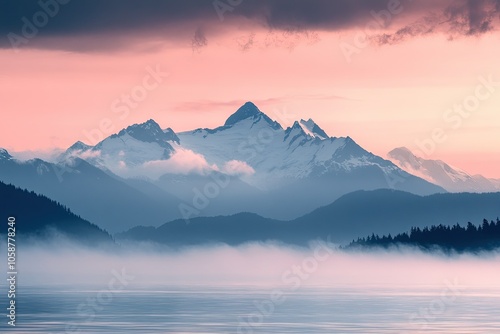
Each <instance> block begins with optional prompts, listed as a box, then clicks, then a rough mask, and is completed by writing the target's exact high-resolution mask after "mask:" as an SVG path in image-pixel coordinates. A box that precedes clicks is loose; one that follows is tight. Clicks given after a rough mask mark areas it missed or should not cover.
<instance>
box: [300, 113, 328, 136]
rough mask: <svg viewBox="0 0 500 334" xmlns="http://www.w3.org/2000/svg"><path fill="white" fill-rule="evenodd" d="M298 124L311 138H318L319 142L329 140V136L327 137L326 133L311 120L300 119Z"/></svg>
mask: <svg viewBox="0 0 500 334" xmlns="http://www.w3.org/2000/svg"><path fill="white" fill-rule="evenodd" d="M298 124H299V125H300V127H301V128H302V130H304V132H305V133H306V134H308V135H309V136H311V137H314V138H319V139H321V140H323V139H327V138H330V136H328V135H327V134H326V132H325V131H324V130H323V129H322V128H320V127H319V125H318V124H316V123H315V122H314V121H313V120H312V119H311V118H309V119H308V120H307V121H306V120H303V119H301V120H300V121H299V122H298Z"/></svg>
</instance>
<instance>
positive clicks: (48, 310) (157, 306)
mask: <svg viewBox="0 0 500 334" xmlns="http://www.w3.org/2000/svg"><path fill="white" fill-rule="evenodd" d="M276 290H279V287H277V288H272V287H266V288H262V287H241V286H239V287H202V286H190V287H188V286H182V287H178V286H176V287H174V286H155V287H140V288H139V287H133V288H132V287H130V286H129V287H127V288H125V289H124V290H121V291H119V292H112V293H110V292H109V291H105V290H102V287H101V289H96V288H89V287H85V288H84V287H78V288H76V287H72V288H68V287H35V286H30V287H23V290H22V292H19V294H18V297H17V303H18V308H17V312H18V316H17V326H16V328H15V330H12V329H11V328H9V327H6V326H5V323H6V322H7V318H6V317H5V318H3V320H2V324H1V326H0V330H1V331H2V332H11V331H12V332H16V333H17V332H19V333H65V332H67V333H179V334H180V333H186V334H187V333H301V334H307V333H363V334H369V333H377V334H384V333H456V334H465V333H493V334H494V333H500V292H499V291H498V290H495V289H483V290H471V289H466V290H463V291H460V290H458V291H453V289H450V288H447V287H446V286H441V287H435V288H430V287H419V288H391V289H386V288H338V287H337V288H331V287H328V288H326V287H322V288H319V287H317V288H305V287H302V288H300V289H298V290H297V291H295V292H289V291H287V292H286V293H285V294H284V295H283V296H281V297H279V295H273V291H276ZM3 295H4V292H3V291H2V296H3ZM278 297H279V298H278ZM2 300H4V301H5V299H4V298H2ZM273 300H274V301H273ZM2 304H5V303H4V302H3V303H2ZM3 314H5V312H3Z"/></svg>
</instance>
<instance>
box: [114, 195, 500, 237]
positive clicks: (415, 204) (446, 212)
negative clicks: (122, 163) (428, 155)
mask: <svg viewBox="0 0 500 334" xmlns="http://www.w3.org/2000/svg"><path fill="white" fill-rule="evenodd" d="M484 216H488V217H497V216H500V193H487V194H472V193H462V194H450V193H446V194H436V195H430V196H417V195H413V194H409V193H405V192H401V191H395V190H375V191H357V192H354V193H351V194H347V195H344V196H342V197H341V198H339V199H338V200H336V201H335V202H333V203H331V204H330V205H327V206H325V207H322V208H319V209H317V210H314V211H313V212H311V213H309V214H307V215H305V216H303V217H300V218H298V219H295V220H292V221H277V220H273V219H267V218H263V217H261V216H258V215H255V214H249V213H241V214H237V215H233V216H217V217H198V218H193V219H192V220H190V222H189V224H187V223H186V222H185V221H183V220H176V221H172V222H168V223H166V224H164V225H162V226H160V227H158V228H154V227H144V226H142V227H135V228H133V229H131V230H129V231H126V232H124V233H120V234H118V235H116V238H117V240H134V241H153V242H158V243H164V244H167V245H169V246H184V245H200V244H206V243H227V244H231V245H234V244H241V243H245V242H252V241H268V240H276V241H280V242H284V243H290V244H299V245H306V244H307V243H308V242H309V241H311V240H315V239H323V240H324V239H325V238H327V237H328V236H330V238H331V240H332V241H335V242H341V243H342V242H344V243H345V242H350V241H351V240H353V239H355V238H357V237H359V236H364V235H371V234H372V233H375V234H388V233H397V232H400V231H402V230H405V229H409V228H411V227H412V226H417V227H425V226H427V225H432V224H434V225H439V224H444V225H453V224H455V223H457V222H462V221H481V220H482V217H484Z"/></svg>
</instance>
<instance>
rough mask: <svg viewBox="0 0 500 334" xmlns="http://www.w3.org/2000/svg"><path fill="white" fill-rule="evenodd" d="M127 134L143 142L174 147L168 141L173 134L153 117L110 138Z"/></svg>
mask: <svg viewBox="0 0 500 334" xmlns="http://www.w3.org/2000/svg"><path fill="white" fill-rule="evenodd" d="M172 132H173V131H172ZM125 135H129V136H130V137H132V138H134V139H136V140H139V141H142V142H146V143H157V144H158V145H160V146H161V147H163V148H165V149H168V150H171V149H172V146H170V144H169V143H168V141H169V140H171V134H167V133H165V132H163V130H162V129H161V128H160V125H158V123H156V122H155V121H154V120H152V119H150V120H148V121H146V122H144V123H140V124H134V125H131V126H129V127H127V128H125V129H123V130H121V131H120V132H118V134H115V135H112V136H110V137H109V138H116V137H123V136H125ZM105 140H106V139H105ZM99 145H100V143H99V144H97V145H96V147H98V146H99Z"/></svg>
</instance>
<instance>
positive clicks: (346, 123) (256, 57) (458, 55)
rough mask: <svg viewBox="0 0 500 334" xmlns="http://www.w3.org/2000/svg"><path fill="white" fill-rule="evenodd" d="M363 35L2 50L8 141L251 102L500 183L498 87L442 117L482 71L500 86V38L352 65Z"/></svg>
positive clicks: (388, 52)
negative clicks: (122, 108)
mask: <svg viewBox="0 0 500 334" xmlns="http://www.w3.org/2000/svg"><path fill="white" fill-rule="evenodd" d="M359 31H360V30H359V29H343V30H341V31H329V32H328V31H325V30H320V29H318V30H316V31H314V30H309V31H307V32H295V33H283V32H280V31H274V32H269V31H268V30H266V29H262V28H256V27H246V26H245V25H242V26H240V27H239V29H235V30H234V31H232V32H230V33H224V34H216V35H215V37H213V38H211V39H210V43H209V44H208V45H207V46H205V47H200V48H195V49H193V45H192V43H191V40H189V39H185V40H182V39H180V40H178V41H176V42H175V43H164V44H160V45H159V46H154V47H151V45H152V42H151V41H150V40H147V41H144V42H143V43H142V44H141V43H136V44H134V47H130V48H127V47H125V48H120V49H116V50H110V51H99V52H89V51H85V52H78V51H61V50H57V49H41V48H32V49H30V48H28V49H22V50H20V52H18V53H14V52H13V51H12V50H10V49H0V92H1V93H0V94H1V101H2V115H3V117H2V122H1V125H0V147H4V148H6V149H8V150H12V151H23V150H50V149H52V148H67V147H68V146H70V145H71V144H73V143H74V142H75V141H77V140H82V141H84V142H86V143H90V144H95V142H92V139H89V137H88V136H87V135H86V133H88V132H89V131H92V130H94V129H99V124H100V122H102V120H103V119H107V122H108V123H109V124H110V125H109V126H108V129H107V130H108V131H105V132H103V134H105V135H106V136H107V135H110V134H111V133H114V132H118V131H119V130H120V129H122V128H124V127H126V126H128V125H130V124H133V123H137V122H143V121H145V120H147V119H150V118H153V119H155V120H156V121H157V122H158V123H159V124H160V125H161V126H162V127H163V128H166V127H171V128H173V129H174V131H176V132H180V131H185V130H191V129H194V128H198V127H210V128H213V127H216V126H219V125H222V124H223V123H224V121H225V119H226V118H227V117H228V116H229V115H230V114H231V113H233V112H234V111H235V110H236V109H237V108H238V107H239V105H240V104H242V103H243V102H245V101H253V102H254V103H255V104H257V106H258V107H259V108H260V109H261V110H262V111H263V112H265V113H266V114H268V115H269V116H270V117H271V118H273V119H275V120H278V121H279V122H280V123H282V125H283V126H289V125H291V123H292V121H293V120H294V119H300V118H304V119H308V118H313V119H314V120H315V121H316V122H317V123H318V124H319V125H320V126H321V127H322V128H323V129H324V130H325V131H326V132H327V133H328V134H329V135H331V136H350V137H351V138H353V139H354V140H355V141H356V142H358V143H359V144H360V145H361V146H363V147H364V148H365V149H367V150H369V151H371V152H373V153H375V154H378V155H381V156H384V157H385V155H386V153H387V152H388V151H390V150H391V149H393V148H395V147H400V146H406V147H408V148H410V149H411V150H413V151H419V152H420V153H421V155H423V156H424V157H426V158H433V159H442V160H445V161H446V162H448V163H450V164H452V165H454V166H457V167H460V168H462V169H464V170H466V171H468V172H469V173H472V174H476V173H480V174H483V175H485V176H487V177H494V178H500V168H498V166H499V165H500V131H499V130H500V112H499V111H500V85H497V86H494V88H493V89H492V90H491V91H490V94H489V95H488V96H487V98H484V99H483V100H481V101H480V103H479V105H478V106H477V107H475V108H474V110H473V111H472V112H470V115H469V116H468V117H462V116H460V120H457V118H456V117H458V116H457V114H453V116H455V118H454V120H455V122H456V123H451V122H450V121H448V122H447V121H446V120H445V119H444V118H443V117H444V115H445V113H446V111H447V110H448V109H449V108H453V107H454V105H456V104H462V103H464V101H466V100H467V99H468V98H470V97H471V96H475V92H476V87H477V86H478V85H479V84H480V83H481V81H480V79H479V78H480V77H482V78H486V79H487V78H489V77H491V78H493V80H494V81H497V82H500V63H499V62H498V55H499V54H500V43H499V37H500V35H499V34H498V33H496V32H491V33H489V34H485V35H482V36H479V37H460V38H456V39H454V40H453V41H450V40H448V38H447V37H448V36H446V35H445V34H434V35H428V36H425V37H421V38H415V39H410V40H408V41H405V42H403V43H398V44H395V45H383V46H375V45H368V46H366V47H364V48H361V49H359V54H354V55H353V56H352V59H351V62H348V61H347V60H346V57H345V56H344V55H343V53H342V52H341V48H340V46H341V45H342V43H352V41H353V40H354V38H355V35H356V34H357V33H358V32H359ZM153 44H154V43H153ZM148 67H149V68H155V67H159V68H161V70H162V71H165V72H169V76H168V77H167V78H165V79H164V80H163V81H162V82H161V83H160V85H159V86H158V87H157V88H155V89H153V90H151V91H149V92H148V93H147V96H146V97H145V98H144V100H143V101H141V102H139V103H138V105H137V107H135V108H130V112H129V114H128V115H127V117H120V115H121V114H120V115H119V114H116V113H113V108H112V104H113V102H114V101H115V100H116V99H119V98H120V97H121V96H122V94H126V93H130V92H131V91H133V90H134V89H135V88H136V87H137V86H138V85H141V84H142V82H143V79H144V77H145V76H146V75H147V74H148V71H147V70H146V68H148ZM483 91H484V89H482V90H481V92H483ZM283 113H285V114H288V115H291V116H290V117H289V118H283V117H280V116H279V115H283ZM458 122H460V124H459V125H457V124H458ZM452 125H455V126H452ZM436 128H441V129H442V130H443V131H444V133H445V135H446V139H445V140H443V141H442V142H439V143H436V142H434V144H433V146H435V148H434V149H433V150H431V151H432V152H430V151H429V152H427V153H426V152H422V149H421V148H419V146H418V145H417V142H422V141H424V140H427V141H428V140H429V139H431V138H432V131H434V129H436Z"/></svg>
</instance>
